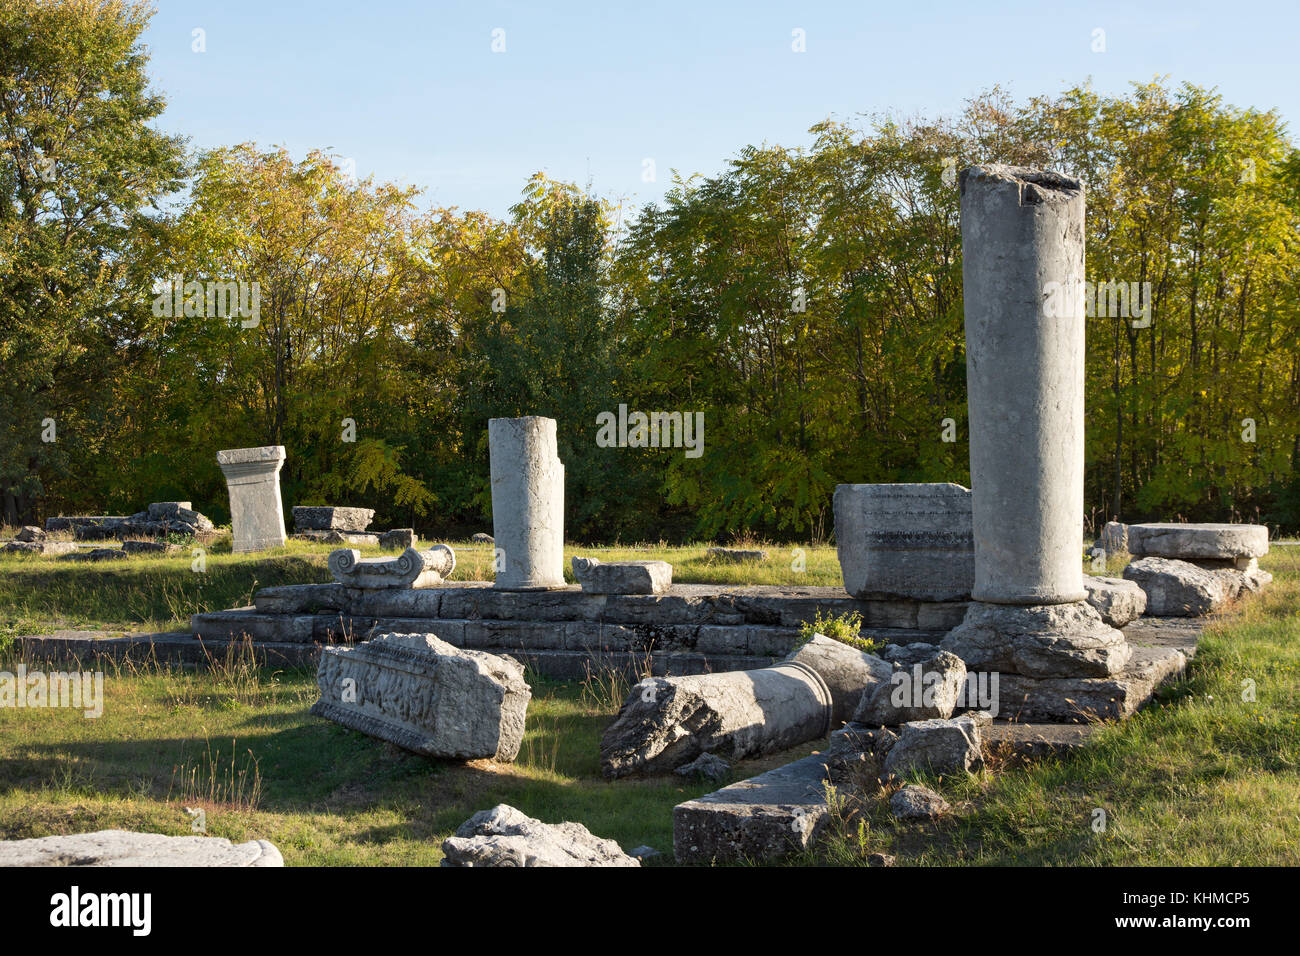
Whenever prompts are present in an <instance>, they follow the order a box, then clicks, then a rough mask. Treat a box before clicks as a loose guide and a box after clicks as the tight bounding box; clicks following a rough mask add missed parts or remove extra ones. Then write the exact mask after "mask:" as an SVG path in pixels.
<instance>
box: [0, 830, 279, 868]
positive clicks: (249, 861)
mask: <svg viewBox="0 0 1300 956" xmlns="http://www.w3.org/2000/svg"><path fill="white" fill-rule="evenodd" d="M0 866H284V858H283V857H282V856H280V851H279V850H278V849H276V847H275V846H274V845H273V844H271V843H268V842H267V841H266V840H250V841H248V842H247V843H231V842H230V841H229V840H226V839H223V838H221V837H203V836H165V835H164V834H161V833H132V832H129V831H127V830H98V831H96V832H95V833H76V834H72V835H70V836H47V837H36V838H35V839H31V840H6V841H3V842H0Z"/></svg>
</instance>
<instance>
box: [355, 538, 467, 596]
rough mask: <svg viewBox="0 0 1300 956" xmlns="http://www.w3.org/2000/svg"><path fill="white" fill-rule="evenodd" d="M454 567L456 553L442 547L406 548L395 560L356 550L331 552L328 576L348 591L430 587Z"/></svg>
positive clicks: (440, 581)
mask: <svg viewBox="0 0 1300 956" xmlns="http://www.w3.org/2000/svg"><path fill="white" fill-rule="evenodd" d="M455 568H456V552H454V551H452V550H451V548H449V547H447V545H445V544H438V545H434V546H433V547H432V548H430V549H429V550H427V551H417V550H416V549H415V548H407V549H406V550H405V551H403V552H402V553H401V554H400V555H398V556H397V557H396V558H362V557H361V552H360V551H353V550H347V549H344V550H340V551H331V552H330V556H329V569H330V574H332V575H334V580H336V581H338V582H339V583H340V584H342V585H344V586H345V587H349V588H360V589H363V590H370V589H380V588H410V589H419V588H433V587H437V586H438V585H439V584H441V583H442V580H443V578H445V577H447V576H448V575H450V574H451V572H452V571H453V570H455Z"/></svg>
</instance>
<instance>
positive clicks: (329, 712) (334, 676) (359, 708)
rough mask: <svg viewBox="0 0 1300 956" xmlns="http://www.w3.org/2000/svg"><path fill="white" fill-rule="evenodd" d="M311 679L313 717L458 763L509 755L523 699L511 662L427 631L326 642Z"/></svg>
mask: <svg viewBox="0 0 1300 956" xmlns="http://www.w3.org/2000/svg"><path fill="white" fill-rule="evenodd" d="M316 683H317V685H318V686H319V687H320V692H321V699H320V700H318V701H317V702H316V703H315V704H314V705H312V708H311V712H312V713H313V714H315V715H316V716H318V717H324V718H326V719H328V720H333V721H335V722H336V723H340V724H342V725H343V726H345V727H350V728H352V729H353V730H359V731H361V732H362V733H364V734H368V735H369V736H372V737H378V738H380V739H382V740H387V741H389V742H390V743H394V744H397V745H398V746H399V747H403V748H405V749H407V750H411V751H414V752H415V753H419V754H423V755H425V756H429V757H448V758H455V759H462V760H473V759H477V758H489V759H494V760H502V761H511V760H514V759H515V757H516V756H517V755H518V753H519V746H520V744H521V743H522V741H523V736H524V713H525V711H526V710H527V707H528V701H529V699H530V697H531V691H530V689H529V687H528V684H527V683H525V682H524V669H523V667H522V666H521V665H520V664H519V663H518V662H517V661H514V660H512V659H511V658H509V657H499V656H496V655H493V654H485V653H483V652H481V651H472V650H464V649H461V648H457V647H453V646H452V645H450V644H448V643H447V642H445V641H442V640H439V639H438V638H437V637H436V636H435V635H433V634H409V635H408V634H383V635H380V636H378V637H376V638H374V639H372V640H369V641H366V642H365V643H364V644H358V645H356V646H354V647H327V648H325V649H324V650H323V651H322V653H321V659H320V665H319V668H318V670H317V672H316Z"/></svg>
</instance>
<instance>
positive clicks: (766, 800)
mask: <svg viewBox="0 0 1300 956" xmlns="http://www.w3.org/2000/svg"><path fill="white" fill-rule="evenodd" d="M827 783H828V776H827V772H826V761H825V758H823V757H822V756H821V755H820V754H813V755H811V756H808V757H804V758H803V759H802V760H796V761H795V762H794V763H789V764H786V765H785V766H783V767H777V768H776V769H775V770H769V771H768V772H767V773H763V774H759V775H758V776H757V777H751V778H749V779H748V780H741V781H740V782H738V783H733V784H732V785H731V786H729V787H723V788H722V789H721V790H716V791H714V792H713V793H710V794H706V795H705V796H703V797H699V798H698V799H695V800H687V801H686V802H685V803H679V804H678V805H677V806H675V807H674V808H673V854H674V856H676V858H677V862H678V863H730V862H737V861H740V860H752V861H761V860H769V859H774V858H777V857H781V856H784V855H786V854H789V853H794V852H798V851H799V850H803V849H806V848H808V847H810V846H812V845H813V844H814V843H816V842H817V840H818V839H819V838H820V837H821V835H822V833H823V832H824V830H825V827H826V822H827V820H828V818H829V808H828V806H827V799H826V785H827Z"/></svg>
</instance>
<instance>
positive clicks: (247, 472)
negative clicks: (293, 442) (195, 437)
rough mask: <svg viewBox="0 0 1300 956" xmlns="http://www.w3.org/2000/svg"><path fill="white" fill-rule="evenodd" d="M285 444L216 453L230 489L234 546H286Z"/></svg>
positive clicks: (243, 548)
mask: <svg viewBox="0 0 1300 956" xmlns="http://www.w3.org/2000/svg"><path fill="white" fill-rule="evenodd" d="M284 459H285V453H284V446H283V445H265V446H263V447H261V448H230V449H227V450H225V451H219V452H217V464H219V465H220V466H221V473H222V474H223V475H225V476H226V487H227V489H228V490H229V492H230V527H231V529H232V531H233V532H234V543H233V545H232V549H233V550H234V551H236V552H240V551H264V550H266V549H267V548H280V547H283V546H284V539H285V534H284V504H283V503H282V502H281V501H280V469H281V468H282V467H284Z"/></svg>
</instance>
